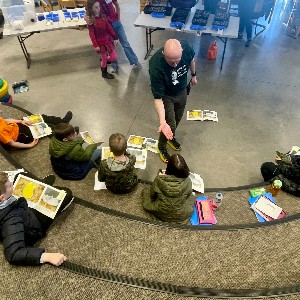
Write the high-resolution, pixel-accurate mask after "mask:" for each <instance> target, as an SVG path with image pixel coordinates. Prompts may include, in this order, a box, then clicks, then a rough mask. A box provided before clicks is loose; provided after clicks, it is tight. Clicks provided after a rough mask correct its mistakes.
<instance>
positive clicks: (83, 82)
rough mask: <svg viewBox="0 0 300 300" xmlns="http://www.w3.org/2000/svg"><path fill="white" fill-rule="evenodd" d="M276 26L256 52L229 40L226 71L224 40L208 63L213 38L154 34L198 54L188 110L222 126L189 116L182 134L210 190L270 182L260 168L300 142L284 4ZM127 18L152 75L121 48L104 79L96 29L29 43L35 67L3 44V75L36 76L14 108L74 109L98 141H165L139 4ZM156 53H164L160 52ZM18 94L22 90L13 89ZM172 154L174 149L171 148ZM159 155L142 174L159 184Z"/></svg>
mask: <svg viewBox="0 0 300 300" xmlns="http://www.w3.org/2000/svg"><path fill="white" fill-rule="evenodd" d="M277 2H278V3H277V11H276V13H275V15H274V17H273V20H272V22H271V24H270V25H269V26H268V29H267V30H266V31H265V32H264V33H262V34H261V35H260V36H258V37H257V38H256V39H255V40H254V42H253V44H252V46H251V47H250V48H245V47H244V43H245V41H240V40H230V39H229V40H228V44H227V51H226V55H225V60H224V66H223V70H222V72H220V64H221V58H222V49H223V44H222V43H221V41H218V45H219V54H218V58H217V60H216V61H215V62H209V61H207V60H206V51H207V47H208V45H209V44H210V43H211V41H213V38H212V37H211V36H202V37H201V38H199V37H197V36H195V35H192V34H183V33H180V32H169V31H166V32H165V31H158V32H155V33H154V34H153V44H154V51H156V50H157V49H158V48H160V47H161V46H162V45H163V43H164V41H165V40H167V39H168V38H178V39H186V40H189V41H190V42H191V43H192V45H193V46H194V48H195V51H196V57H195V58H196V64H197V68H196V69H197V74H198V85H197V86H196V87H194V88H193V89H192V91H191V94H190V96H189V99H188V103H187V107H186V109H187V110H189V109H210V110H215V111H217V112H218V117H219V122H218V123H215V122H190V121H186V119H185V118H184V119H183V120H182V122H181V123H180V125H179V127H178V130H177V133H176V136H177V139H178V140H179V141H180V142H181V143H182V146H183V150H182V151H181V153H182V155H183V156H184V157H185V159H186V161H187V163H188V165H189V166H190V169H191V171H192V172H196V173H198V174H200V175H201V176H202V177H203V179H204V182H205V187H207V188H218V187H220V188H222V187H228V186H240V185H246V184H252V183H257V182H260V181H262V178H261V175H260V165H261V164H262V163H263V162H265V161H272V160H273V159H274V157H275V150H279V151H288V150H289V149H290V148H291V146H293V145H298V146H300V143H299V132H300V131H299V111H300V105H299V104H300V98H299V94H300V83H299V80H300V67H299V62H300V59H299V50H300V41H299V40H294V39H292V38H290V37H288V36H286V35H285V34H284V31H285V27H284V26H283V25H282V23H283V21H284V19H285V18H286V16H284V14H283V13H282V11H281V9H282V7H283V3H282V1H277ZM119 3H120V7H121V13H122V14H121V20H122V23H123V25H124V27H125V29H126V32H127V35H128V39H129V41H130V43H131V45H132V47H133V49H134V50H135V52H136V54H137V55H138V57H139V59H140V62H141V63H142V66H143V69H141V70H132V68H131V66H130V65H129V63H128V61H127V60H126V57H125V55H124V52H123V50H122V48H121V47H120V46H119V47H118V49H117V51H118V55H119V62H120V70H119V75H117V76H116V79H115V80H104V79H102V78H101V76H100V72H99V58H98V56H97V54H96V53H95V52H94V50H93V48H92V46H91V43H90V40H89V36H88V32H87V30H86V29H84V30H83V31H79V30H73V29H71V30H62V31H54V32H48V33H41V34H35V35H33V36H32V37H30V38H29V39H28V40H26V45H27V48H28V51H29V52H30V54H31V58H32V65H31V68H30V69H27V67H26V62H25V58H24V56H23V53H22V51H21V48H20V45H19V43H18V41H17V38H16V37H6V38H4V39H3V40H0V53H1V54H0V66H1V67H0V68H1V71H0V76H1V77H3V78H4V79H6V80H7V81H8V82H9V84H10V86H11V84H12V83H13V82H14V81H19V80H21V79H27V80H28V81H29V84H30V89H29V91H28V92H25V93H22V94H17V95H13V103H14V104H15V105H18V106H21V107H23V108H25V109H27V110H29V111H31V112H34V113H45V114H56V115H61V116H62V115H64V114H65V112H66V111H67V110H72V111H73V113H74V117H73V121H72V123H73V125H78V126H80V129H81V130H89V131H90V133H91V135H92V136H93V137H94V138H95V139H96V140H97V141H103V142H106V144H107V141H108V138H109V136H110V134H112V133H115V132H120V133H123V134H124V135H126V136H129V135H130V134H136V135H141V136H147V137H152V138H157V137H158V135H157V133H156V130H157V128H158V119H157V116H156V112H155V109H154V105H153V97H152V94H151V91H150V85H149V75H148V60H144V59H143V58H144V55H145V52H146V46H145V30H144V29H142V28H135V27H134V26H133V23H134V21H135V19H136V18H137V16H138V14H139V1H138V0H119ZM153 53H154V52H153ZM10 92H11V93H13V91H12V89H11V90H10ZM170 153H172V151H170ZM164 167H165V166H164V164H163V163H162V162H161V161H160V159H159V157H158V155H155V154H153V153H149V155H148V160H147V169H146V170H143V171H141V172H140V177H141V178H143V179H147V180H153V179H154V177H155V175H156V172H157V170H158V169H159V168H164Z"/></svg>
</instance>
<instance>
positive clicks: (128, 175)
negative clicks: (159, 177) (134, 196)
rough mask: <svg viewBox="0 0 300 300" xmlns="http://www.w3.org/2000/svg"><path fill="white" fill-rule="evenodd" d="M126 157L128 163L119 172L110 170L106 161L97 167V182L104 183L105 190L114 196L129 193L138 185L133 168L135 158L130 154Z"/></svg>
mask: <svg viewBox="0 0 300 300" xmlns="http://www.w3.org/2000/svg"><path fill="white" fill-rule="evenodd" d="M126 155H127V157H128V158H129V162H128V164H127V165H126V166H125V167H123V168H120V169H119V170H112V169H111V168H110V167H109V165H108V163H107V162H108V160H106V159H105V160H102V161H101V163H100V165H99V171H98V179H99V181H105V185H106V187H107V189H108V190H110V191H111V192H113V193H115V194H125V193H130V192H131V191H132V190H133V189H134V188H135V187H136V185H137V184H138V176H137V171H136V169H135V168H134V164H135V161H136V158H135V156H133V155H130V154H126ZM109 160H111V158H109Z"/></svg>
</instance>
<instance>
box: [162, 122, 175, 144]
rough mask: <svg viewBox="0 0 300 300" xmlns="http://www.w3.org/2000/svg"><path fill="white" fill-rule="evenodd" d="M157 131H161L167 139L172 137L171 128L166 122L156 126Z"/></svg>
mask: <svg viewBox="0 0 300 300" xmlns="http://www.w3.org/2000/svg"><path fill="white" fill-rule="evenodd" d="M158 132H162V133H163V134H164V135H165V137H166V138H167V139H168V140H172V139H173V132H172V130H171V127H170V126H169V125H168V124H167V123H164V124H162V125H160V126H159V128H158Z"/></svg>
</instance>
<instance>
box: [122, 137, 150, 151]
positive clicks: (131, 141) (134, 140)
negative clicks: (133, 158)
mask: <svg viewBox="0 0 300 300" xmlns="http://www.w3.org/2000/svg"><path fill="white" fill-rule="evenodd" d="M145 140H146V138H145V137H142V136H138V135H130V136H129V138H128V140H127V146H128V147H133V148H139V149H142V147H143V144H144V143H145Z"/></svg>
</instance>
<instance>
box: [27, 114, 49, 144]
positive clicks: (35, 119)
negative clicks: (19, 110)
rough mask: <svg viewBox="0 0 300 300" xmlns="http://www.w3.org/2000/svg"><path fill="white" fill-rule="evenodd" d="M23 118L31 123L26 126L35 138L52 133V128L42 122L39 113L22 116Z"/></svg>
mask: <svg viewBox="0 0 300 300" xmlns="http://www.w3.org/2000/svg"><path fill="white" fill-rule="evenodd" d="M23 120H25V121H30V122H31V124H32V125H31V126H28V127H29V129H30V131H31V134H32V136H33V137H34V138H35V139H39V138H41V137H44V136H47V135H50V134H51V133H52V129H51V128H50V127H49V126H48V125H47V124H46V123H45V122H44V119H43V117H42V116H41V115H39V114H37V115H31V116H27V117H23Z"/></svg>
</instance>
